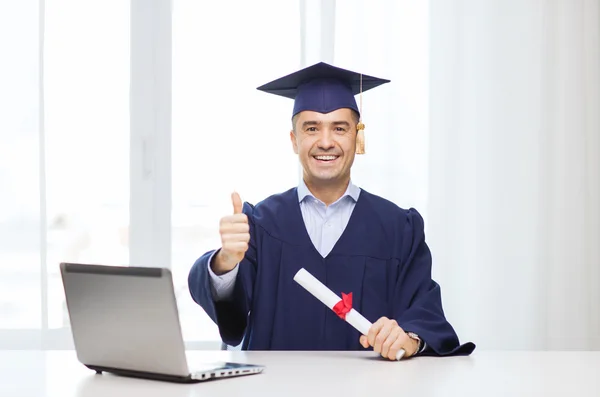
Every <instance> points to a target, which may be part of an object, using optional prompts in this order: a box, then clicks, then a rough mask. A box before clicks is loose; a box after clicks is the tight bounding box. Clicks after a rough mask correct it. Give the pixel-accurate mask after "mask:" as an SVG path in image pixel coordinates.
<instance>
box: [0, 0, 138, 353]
mask: <svg viewBox="0 0 600 397" xmlns="http://www.w3.org/2000/svg"><path fill="white" fill-rule="evenodd" d="M39 3H40V2H39V1H37V0H27V1H19V2H3V3H1V4H0V53H1V54H2V59H4V60H8V62H2V65H0V86H1V87H2V89H0V109H2V110H1V111H0V187H1V191H2V194H0V332H2V333H3V335H8V336H9V337H8V338H6V339H5V338H1V339H0V342H1V343H0V344H1V345H7V346H9V347H14V346H33V345H35V344H37V343H38V342H39V341H40V340H48V338H47V337H46V336H47V335H48V332H47V331H48V330H59V331H65V332H63V333H62V334H61V335H67V338H66V339H63V340H68V334H69V331H68V329H67V327H68V325H69V322H68V316H67V312H66V305H65V299H64V292H63V289H62V281H61V279H60V274H59V268H58V264H59V263H60V262H61V261H77V262H84V263H109V264H110V263H114V264H123V263H127V262H128V256H129V254H128V242H127V236H128V225H129V213H128V212H129V40H128V39H129V4H128V2H124V1H121V0H109V1H103V2H95V1H81V0H46V1H45V2H43V4H44V10H43V11H44V13H43V15H40V10H39V9H38V7H39ZM6 6H8V9H6ZM41 22H43V23H41ZM107 26H110V29H106V27H107ZM42 39H43V40H42ZM42 55H43V57H42ZM7 330H14V331H15V332H14V333H12V334H9V333H7V332H6V331H7ZM28 330H29V331H32V332H22V331H28ZM33 331H35V332H33ZM23 335H25V336H23ZM40 335H42V338H40ZM29 336H31V337H32V338H30V339H27V338H28V337H29ZM11 338H12V339H11ZM15 341H17V342H16V343H15ZM48 346H50V347H52V346H56V345H54V344H53V343H52V341H50V343H49V345H48Z"/></svg>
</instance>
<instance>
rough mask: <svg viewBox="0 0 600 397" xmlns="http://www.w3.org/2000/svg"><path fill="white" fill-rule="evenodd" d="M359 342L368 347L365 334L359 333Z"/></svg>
mask: <svg viewBox="0 0 600 397" xmlns="http://www.w3.org/2000/svg"><path fill="white" fill-rule="evenodd" d="M360 344H361V345H362V347H364V348H365V349H366V348H368V347H369V340H368V339H367V337H366V336H365V335H361V336H360Z"/></svg>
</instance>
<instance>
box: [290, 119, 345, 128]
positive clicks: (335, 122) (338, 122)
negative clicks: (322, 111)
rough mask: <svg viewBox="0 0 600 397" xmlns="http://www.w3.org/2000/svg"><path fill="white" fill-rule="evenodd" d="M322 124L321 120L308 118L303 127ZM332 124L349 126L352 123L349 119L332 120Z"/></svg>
mask: <svg viewBox="0 0 600 397" xmlns="http://www.w3.org/2000/svg"><path fill="white" fill-rule="evenodd" d="M320 124H322V122H321V121H314V120H308V121H305V122H304V123H302V128H306V127H308V126H314V125H320ZM331 124H333V125H344V126H346V127H348V128H349V127H350V123H348V122H347V121H332V122H331Z"/></svg>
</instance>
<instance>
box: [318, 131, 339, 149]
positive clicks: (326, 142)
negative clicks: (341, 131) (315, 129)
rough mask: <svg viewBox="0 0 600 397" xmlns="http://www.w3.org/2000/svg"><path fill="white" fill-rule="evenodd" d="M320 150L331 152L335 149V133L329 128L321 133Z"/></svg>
mask: <svg viewBox="0 0 600 397" xmlns="http://www.w3.org/2000/svg"><path fill="white" fill-rule="evenodd" d="M317 145H318V147H319V149H322V150H329V149H332V148H334V147H335V142H334V140H333V131H331V129H329V128H324V129H323V132H322V133H321V137H320V139H319V141H318V142H317Z"/></svg>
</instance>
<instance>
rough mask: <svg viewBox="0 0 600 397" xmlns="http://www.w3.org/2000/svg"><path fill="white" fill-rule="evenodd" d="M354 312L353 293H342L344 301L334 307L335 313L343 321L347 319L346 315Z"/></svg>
mask: <svg viewBox="0 0 600 397" xmlns="http://www.w3.org/2000/svg"><path fill="white" fill-rule="evenodd" d="M350 310H352V292H350V293H349V294H348V295H346V294H344V293H343V292H342V300H341V301H339V302H338V303H336V304H335V306H333V311H334V312H335V314H337V315H338V316H339V317H340V318H341V319H342V320H345V319H346V314H347V313H348V312H349V311H350Z"/></svg>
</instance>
